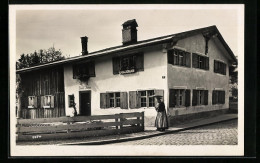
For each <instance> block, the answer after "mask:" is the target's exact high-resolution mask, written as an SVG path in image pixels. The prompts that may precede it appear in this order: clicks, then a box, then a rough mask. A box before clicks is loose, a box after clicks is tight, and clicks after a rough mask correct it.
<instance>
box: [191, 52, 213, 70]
mask: <svg viewBox="0 0 260 163" xmlns="http://www.w3.org/2000/svg"><path fill="white" fill-rule="evenodd" d="M192 67H193V68H198V69H203V70H209V57H207V56H202V55H199V54H196V53H192Z"/></svg>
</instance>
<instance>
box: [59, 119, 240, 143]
mask: <svg viewBox="0 0 260 163" xmlns="http://www.w3.org/2000/svg"><path fill="white" fill-rule="evenodd" d="M235 119H238V118H237V117H236V118H230V119H225V120H221V121H217V122H211V123H207V124H201V125H197V126H191V127H186V128H182V129H177V130H172V131H166V132H162V133H156V134H151V135H145V136H139V137H126V138H122V139H111V140H104V141H92V142H84V143H63V144H59V145H105V144H114V143H121V142H127V141H134V140H142V139H146V138H152V137H156V136H161V135H166V134H172V133H175V132H180V131H185V130H189V129H194V128H198V127H203V126H208V125H212V124H216V123H220V122H227V121H231V120H235Z"/></svg>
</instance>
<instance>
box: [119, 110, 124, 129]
mask: <svg viewBox="0 0 260 163" xmlns="http://www.w3.org/2000/svg"><path fill="white" fill-rule="evenodd" d="M119 117H120V133H122V130H123V121H124V119H123V113H120V114H119Z"/></svg>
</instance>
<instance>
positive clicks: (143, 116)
mask: <svg viewBox="0 0 260 163" xmlns="http://www.w3.org/2000/svg"><path fill="white" fill-rule="evenodd" d="M142 131H144V112H142Z"/></svg>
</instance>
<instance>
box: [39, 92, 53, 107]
mask: <svg viewBox="0 0 260 163" xmlns="http://www.w3.org/2000/svg"><path fill="white" fill-rule="evenodd" d="M41 108H54V96H53V95H45V96H41Z"/></svg>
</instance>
